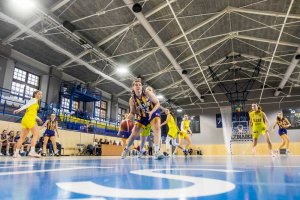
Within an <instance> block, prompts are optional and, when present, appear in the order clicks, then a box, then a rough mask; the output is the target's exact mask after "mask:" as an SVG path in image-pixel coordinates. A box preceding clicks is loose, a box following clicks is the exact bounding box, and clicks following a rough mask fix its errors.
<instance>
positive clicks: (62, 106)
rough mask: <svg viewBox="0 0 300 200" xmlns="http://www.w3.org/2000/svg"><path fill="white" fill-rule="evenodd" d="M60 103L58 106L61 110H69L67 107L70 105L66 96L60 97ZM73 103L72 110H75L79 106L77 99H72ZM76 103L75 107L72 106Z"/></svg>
mask: <svg viewBox="0 0 300 200" xmlns="http://www.w3.org/2000/svg"><path fill="white" fill-rule="evenodd" d="M64 100H68V101H65V102H64ZM60 103H61V104H60V105H61V106H60V108H61V109H62V110H63V111H67V112H69V107H70V99H69V98H66V97H62V98H61V102H60ZM72 103H73V105H72V111H76V110H78V108H79V106H80V105H79V102H78V101H75V100H73V102H72ZM76 103H77V108H74V105H75V104H76Z"/></svg>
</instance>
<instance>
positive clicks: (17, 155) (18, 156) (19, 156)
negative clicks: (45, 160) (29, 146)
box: [13, 153, 22, 158]
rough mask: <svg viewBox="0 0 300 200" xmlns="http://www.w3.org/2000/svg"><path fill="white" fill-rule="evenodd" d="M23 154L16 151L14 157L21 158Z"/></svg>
mask: <svg viewBox="0 0 300 200" xmlns="http://www.w3.org/2000/svg"><path fill="white" fill-rule="evenodd" d="M21 157H22V156H21V155H20V154H19V153H14V155H13V158H21Z"/></svg>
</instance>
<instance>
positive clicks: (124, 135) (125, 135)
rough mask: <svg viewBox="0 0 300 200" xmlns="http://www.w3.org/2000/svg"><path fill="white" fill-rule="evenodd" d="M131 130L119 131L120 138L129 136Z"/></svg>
mask: <svg viewBox="0 0 300 200" xmlns="http://www.w3.org/2000/svg"><path fill="white" fill-rule="evenodd" d="M130 134H131V132H128V131H121V132H120V135H121V137H122V138H129V136H130Z"/></svg>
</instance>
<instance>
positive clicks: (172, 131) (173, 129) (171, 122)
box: [167, 114, 178, 139]
mask: <svg viewBox="0 0 300 200" xmlns="http://www.w3.org/2000/svg"><path fill="white" fill-rule="evenodd" d="M168 116H169V121H168V122H167V125H168V127H169V131H168V135H169V136H170V137H172V138H173V139H175V138H176V137H177V133H178V128H177V125H176V122H175V119H174V117H173V115H172V114H168Z"/></svg>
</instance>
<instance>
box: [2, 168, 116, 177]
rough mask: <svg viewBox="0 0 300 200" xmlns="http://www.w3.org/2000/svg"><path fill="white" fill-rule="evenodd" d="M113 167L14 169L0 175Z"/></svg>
mask: <svg viewBox="0 0 300 200" xmlns="http://www.w3.org/2000/svg"><path fill="white" fill-rule="evenodd" d="M105 168H113V167H76V168H75V167H72V168H60V169H42V170H29V171H15V172H0V176H6V175H18V174H33V173H43V172H57V171H72V170H81V169H105Z"/></svg>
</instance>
